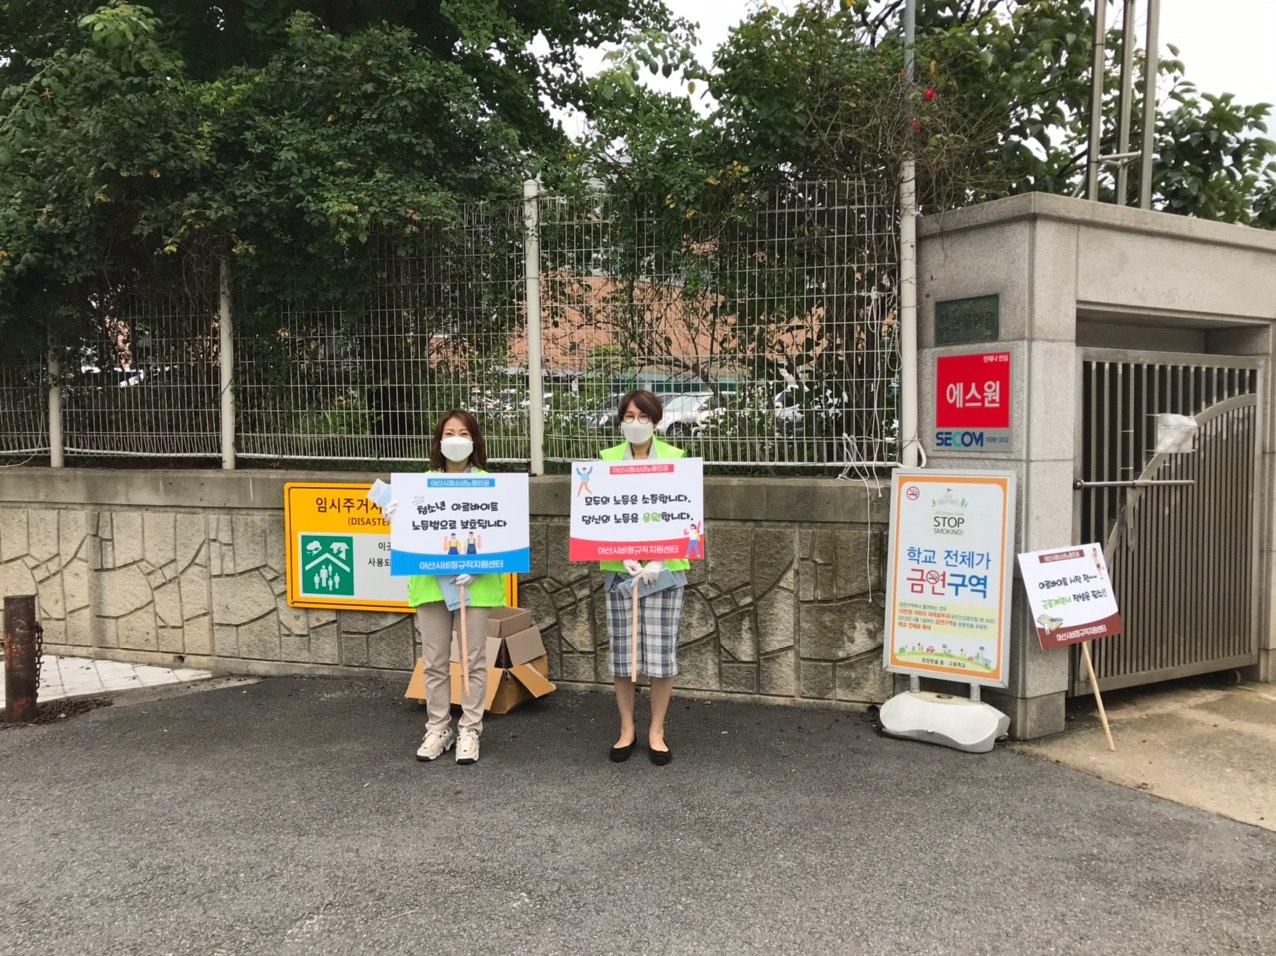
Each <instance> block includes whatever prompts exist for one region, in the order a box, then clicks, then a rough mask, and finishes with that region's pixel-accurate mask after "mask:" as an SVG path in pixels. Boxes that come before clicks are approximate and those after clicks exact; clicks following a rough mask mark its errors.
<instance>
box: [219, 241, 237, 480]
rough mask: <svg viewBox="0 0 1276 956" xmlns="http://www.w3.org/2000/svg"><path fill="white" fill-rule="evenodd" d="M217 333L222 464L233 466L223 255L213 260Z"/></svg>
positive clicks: (231, 358) (231, 353)
mask: <svg viewBox="0 0 1276 956" xmlns="http://www.w3.org/2000/svg"><path fill="white" fill-rule="evenodd" d="M217 286H218V295H217V299H218V301H217V333H218V340H219V341H218V357H219V359H220V373H221V374H220V383H219V385H220V393H221V399H222V403H221V423H222V467H223V468H225V469H227V470H230V469H233V468H234V467H235V388H234V379H235V341H234V335H233V332H234V328H233V326H232V324H231V323H232V318H231V308H230V262H229V260H227V259H226V258H225V257H224V256H223V257H222V258H221V259H219V260H218V263H217Z"/></svg>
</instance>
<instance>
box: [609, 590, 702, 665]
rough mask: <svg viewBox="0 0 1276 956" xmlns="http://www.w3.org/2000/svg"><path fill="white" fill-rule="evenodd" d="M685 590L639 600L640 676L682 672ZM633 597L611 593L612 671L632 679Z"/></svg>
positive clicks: (657, 594)
mask: <svg viewBox="0 0 1276 956" xmlns="http://www.w3.org/2000/svg"><path fill="white" fill-rule="evenodd" d="M682 592H683V589H682V588H681V587H674V588H665V589H664V590H663V591H657V592H656V593H655V594H648V595H647V596H646V597H644V598H639V599H638V631H639V634H640V638H641V639H640V640H639V642H638V673H640V674H646V675H647V676H648V677H673V676H674V675H675V674H677V673H678V625H679V623H680V622H681V620H682ZM631 600H632V599H631V598H630V596H629V594H628V593H627V592H624V591H608V592H607V629H608V630H609V631H610V632H611V672H612V674H614V675H615V676H616V677H629V676H631V675H630V673H629V659H630V648H631V645H630V639H631V638H632V636H633V610H632V607H631V605H630V601H631Z"/></svg>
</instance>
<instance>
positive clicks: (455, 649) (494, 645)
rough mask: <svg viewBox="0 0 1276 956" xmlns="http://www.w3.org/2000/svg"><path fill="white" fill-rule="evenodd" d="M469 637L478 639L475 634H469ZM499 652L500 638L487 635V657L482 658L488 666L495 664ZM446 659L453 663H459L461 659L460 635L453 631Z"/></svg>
mask: <svg viewBox="0 0 1276 956" xmlns="http://www.w3.org/2000/svg"><path fill="white" fill-rule="evenodd" d="M469 637H470V640H471V641H475V640H478V635H477V634H470V636H469ZM500 652H501V639H500V638H499V637H490V636H489V637H488V638H487V657H485V658H484V660H485V661H486V662H487V666H488V667H496V666H497V655H498V654H500ZM448 660H450V661H452V662H453V663H460V661H461V635H460V634H458V633H456V632H455V631H453V632H452V653H451V655H450V656H449V657H448Z"/></svg>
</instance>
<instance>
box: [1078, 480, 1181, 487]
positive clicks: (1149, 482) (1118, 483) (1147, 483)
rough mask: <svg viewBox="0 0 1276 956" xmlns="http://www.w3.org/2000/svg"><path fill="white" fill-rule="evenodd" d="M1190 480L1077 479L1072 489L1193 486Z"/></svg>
mask: <svg viewBox="0 0 1276 956" xmlns="http://www.w3.org/2000/svg"><path fill="white" fill-rule="evenodd" d="M1194 484H1196V482H1195V481H1194V480H1193V479H1190V478H1144V479H1136V480H1132V481H1083V480H1082V479H1080V478H1078V479H1077V480H1076V481H1074V482H1073V483H1072V487H1073V488H1149V487H1152V486H1153V485H1194Z"/></svg>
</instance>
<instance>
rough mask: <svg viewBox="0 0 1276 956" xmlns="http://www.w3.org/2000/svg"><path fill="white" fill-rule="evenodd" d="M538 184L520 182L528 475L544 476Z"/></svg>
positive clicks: (528, 180) (528, 181)
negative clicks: (524, 305) (529, 448)
mask: <svg viewBox="0 0 1276 956" xmlns="http://www.w3.org/2000/svg"><path fill="white" fill-rule="evenodd" d="M539 197H540V183H539V182H538V181H537V180H535V179H525V180H523V274H524V281H525V282H526V291H527V436H528V441H529V444H530V445H531V452H530V465H531V467H530V471H531V473H532V474H533V475H543V474H544V473H545V398H544V382H543V380H542V371H543V370H542V365H543V360H542V358H541V243H540V207H539Z"/></svg>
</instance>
